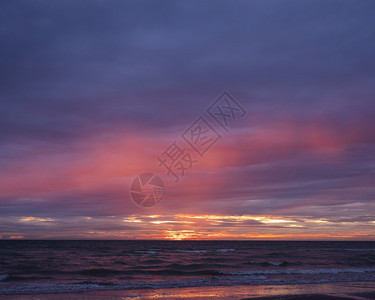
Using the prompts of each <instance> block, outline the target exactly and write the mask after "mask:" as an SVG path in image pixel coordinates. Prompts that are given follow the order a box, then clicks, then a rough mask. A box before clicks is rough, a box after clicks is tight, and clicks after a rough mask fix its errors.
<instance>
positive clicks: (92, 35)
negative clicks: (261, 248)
mask: <svg viewBox="0 0 375 300" xmlns="http://www.w3.org/2000/svg"><path fill="white" fill-rule="evenodd" d="M374 10H375V2H374V1H372V0H362V1H355V0H350V1H348V0H340V1H338V0H331V1H323V0H318V1H310V0H302V1H300V0H285V1H275V0H267V1H260V0H250V1H241V0H234V1H220V0H219V1H216V0H215V1H213V0H204V1H197V0H192V1H181V0H177V1H166V0H162V1H151V0H150V1H129V0H128V1H112V0H109V1H82V0H79V1H68V0H67V1H42V0H38V1H22V0H17V1H11V0H6V1H1V4H0V103H1V105H0V238H2V239H172V240H180V239H231V240H257V239H279V240H374V238H375V201H374V200H375V130H374V129H375V126H374V125H375V124H374V120H375V60H374V53H375V19H374V18H373V15H374ZM225 92H227V94H224V96H225V95H229V96H230V97H232V98H226V99H229V100H227V101H229V102H227V104H228V103H229V104H232V107H235V109H234V110H232V113H233V118H229V117H228V118H225V120H227V121H228V124H227V125H228V126H224V127H223V126H221V125H220V124H219V123H218V122H217V120H218V119H219V115H215V114H213V115H210V113H209V111H208V108H209V107H211V106H212V105H214V107H215V109H217V108H218V107H219V106H215V103H216V104H218V103H219V102H217V101H225V100H223V99H224V98H223V97H221V96H222V95H223V93H225ZM231 99H234V101H236V102H232V100H231ZM216 100H217V101H216ZM220 103H221V102H220ZM222 103H224V102H222ZM235 103H236V104H235ZM221 108H223V106H221ZM242 109H243V110H242ZM224 110H225V108H224ZM216 112H217V111H216ZM226 113H227V115H229V111H228V110H226ZM215 116H216V120H215ZM202 120H204V121H203V122H205V123H201V126H200V127H199V128H200V129H201V130H202V132H203V131H204V132H206V134H207V130H208V132H209V133H211V134H213V136H216V137H217V139H213V138H212V135H211V138H210V136H207V135H206V138H204V136H203V135H200V136H198V137H199V141H200V142H201V144H200V146H202V147H206V146H210V147H209V148H208V149H207V151H205V152H204V154H203V155H199V153H198V152H197V151H195V150H194V149H193V148H192V147H191V144H189V143H188V142H187V140H188V139H189V136H190V138H191V137H192V135H190V134H191V132H190V131H189V130H190V129H192V128H193V127H194V124H195V125H197V123H196V122H202ZM222 120H224V119H222ZM207 124H208V125H207ZM198 125H199V124H198ZM205 126H206V127H205ZM207 126H208V127H207ZM202 132H201V133H202ZM184 136H185V138H186V139H184ZM196 137H197V136H196ZM199 141H198V140H195V142H199ZM173 145H175V146H178V149H179V150H181V151H183V152H181V153H184V156H183V157H184V158H185V160H184V163H185V166H186V163H188V158H189V159H191V160H190V162H192V161H194V163H191V164H188V167H187V169H186V170H185V171H183V172H182V171H181V170H178V168H177V167H176V165H173V167H175V169H174V170H175V172H176V174H177V175H178V178H176V177H175V176H173V174H172V173H171V172H169V173H168V169H167V168H166V167H165V166H164V165H162V164H161V163H160V160H159V159H164V158H165V159H166V158H168V156H167V155H168V153H169V154H170V153H171V152H169V151H168V150H171V146H173ZM176 149H177V148H176ZM176 149H175V150H176ZM176 153H177V152H175V154H176ZM181 153H180V154H181ZM181 157H182V156H180V158H181ZM180 163H181V161H180ZM170 166H172V165H170ZM173 167H172V169H173ZM143 173H152V174H156V175H157V176H159V177H160V178H161V180H162V181H163V182H164V184H165V194H164V197H163V199H162V201H161V202H160V203H158V204H157V205H155V206H152V207H142V206H140V205H137V204H136V203H135V202H134V201H133V199H132V196H131V193H130V192H129V191H130V189H131V184H132V182H133V181H134V180H137V176H138V175H140V174H143ZM145 188H146V187H145Z"/></svg>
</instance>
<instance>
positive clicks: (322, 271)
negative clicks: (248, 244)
mask: <svg viewBox="0 0 375 300" xmlns="http://www.w3.org/2000/svg"><path fill="white" fill-rule="evenodd" d="M367 272H375V268H347V269H335V268H334V269H314V270H312V269H309V270H307V269H300V270H299V269H294V270H293V269H286V270H246V271H239V272H224V274H226V275H275V274H276V275H277V274H305V275H314V274H340V273H367Z"/></svg>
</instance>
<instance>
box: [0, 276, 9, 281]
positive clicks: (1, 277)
mask: <svg viewBox="0 0 375 300" xmlns="http://www.w3.org/2000/svg"><path fill="white" fill-rule="evenodd" d="M8 278H9V275H8V274H1V275H0V281H3V280H5V279H8Z"/></svg>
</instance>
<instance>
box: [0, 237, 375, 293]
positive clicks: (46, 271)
mask: <svg viewBox="0 0 375 300" xmlns="http://www.w3.org/2000/svg"><path fill="white" fill-rule="evenodd" d="M370 281H373V282H374V281H375V242H303V241H127V240H125V241H118V240H116V241H97V240H96V241H23V240H22V241H21V240H14V241H13V240H0V295H14V294H23V293H45V292H57V293H58V292H67V291H70V292H72V291H100V290H134V289H163V288H183V287H214V286H217V287H219V286H237V285H238V286H240V285H254V286H256V285H296V284H297V285H302V284H315V283H322V284H323V283H334V282H370Z"/></svg>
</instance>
